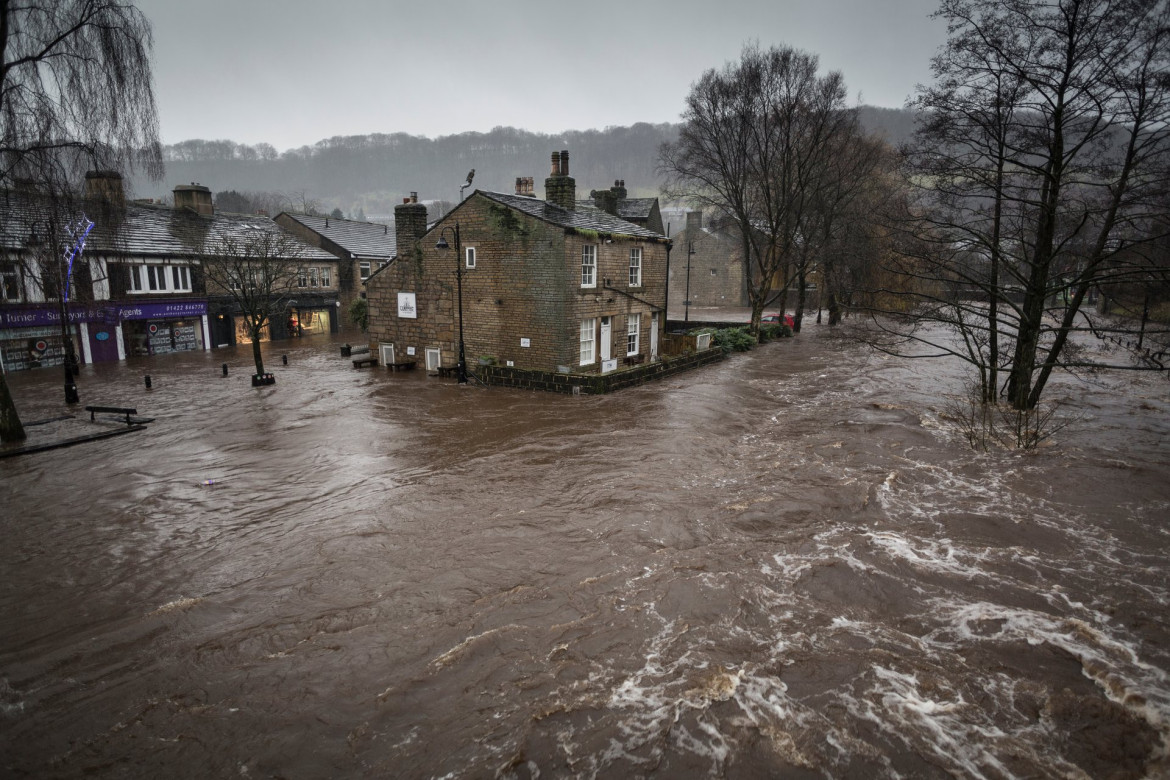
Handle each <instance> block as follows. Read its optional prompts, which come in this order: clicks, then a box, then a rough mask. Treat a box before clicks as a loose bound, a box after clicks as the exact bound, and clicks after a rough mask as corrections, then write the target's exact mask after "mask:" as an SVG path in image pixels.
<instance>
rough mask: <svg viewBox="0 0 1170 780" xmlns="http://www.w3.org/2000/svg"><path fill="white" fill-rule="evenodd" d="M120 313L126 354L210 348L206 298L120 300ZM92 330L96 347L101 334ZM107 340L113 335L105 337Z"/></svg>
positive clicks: (154, 353)
mask: <svg viewBox="0 0 1170 780" xmlns="http://www.w3.org/2000/svg"><path fill="white" fill-rule="evenodd" d="M116 317H117V321H118V322H120V323H121V325H120V328H121V331H122V340H121V342H122V348H123V355H124V356H131V355H167V354H170V353H172V352H188V351H191V350H196V349H209V348H210V344H211V339H210V335H209V333H208V323H207V301H205V300H181V301H151V302H149V303H134V304H119V305H117V307H116ZM90 330H91V333H90V338H91V342H92V343H91V345H90V346H91V349H94V348H96V347H97V346H98V338H97V336H95V335H94V334H93V329H92V328H91V329H90ZM99 335H100V333H99ZM106 341H109V339H108V338H107V339H103V340H102V342H106ZM95 359H96V357H95Z"/></svg>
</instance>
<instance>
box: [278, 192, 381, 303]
mask: <svg viewBox="0 0 1170 780" xmlns="http://www.w3.org/2000/svg"><path fill="white" fill-rule="evenodd" d="M276 224H278V225H280V226H281V227H282V228H284V229H285V230H287V231H288V232H290V233H292V234H293V235H295V236H296V237H297V238H299V239H301V240H302V241H305V242H307V243H309V244H312V245H313V246H315V247H319V248H321V249H324V250H325V251H326V252H329V253H330V254H331V255H333V256H334V257H336V258H337V262H338V266H337V293H338V296H339V298H340V301H341V307H342V314H343V315H344V313H345V312H346V311H348V310H349V305H350V304H351V303H352V302H353V300H354V299H355V298H360V297H361V296H362V294H363V292H364V290H363V288H362V285H363V284H365V281H366V280H367V279H369V278H370V274H372V273H374V271H377V270H378V269H379V268H381V267H382V266H384V265H386V264H388V263H389V262H390V261H391V260H392V259H394V255H395V254H396V252H397V250H396V244H395V234H394V228H393V227H392V226H390V225H382V224H378V223H376V222H358V221H356V220H352V219H335V218H333V217H319V216H310V215H308V214H289V213H287V212H282V213H280V214H278V215H277V216H276Z"/></svg>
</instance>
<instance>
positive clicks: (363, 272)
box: [358, 260, 381, 282]
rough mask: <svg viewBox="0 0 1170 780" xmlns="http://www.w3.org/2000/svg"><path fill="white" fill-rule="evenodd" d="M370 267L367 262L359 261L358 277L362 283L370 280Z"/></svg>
mask: <svg viewBox="0 0 1170 780" xmlns="http://www.w3.org/2000/svg"><path fill="white" fill-rule="evenodd" d="M370 266H371V264H370V261H369V260H361V261H359V262H358V276H360V277H361V278H362V281H363V282H364V281H365V280H366V279H369V278H370V271H371V270H372V269H371V267H370ZM379 267H381V266H379Z"/></svg>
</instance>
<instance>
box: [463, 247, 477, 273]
mask: <svg viewBox="0 0 1170 780" xmlns="http://www.w3.org/2000/svg"><path fill="white" fill-rule="evenodd" d="M463 256H464V258H465V259H464V265H465V266H466V267H467V268H475V247H473V246H467V247H464V248H463Z"/></svg>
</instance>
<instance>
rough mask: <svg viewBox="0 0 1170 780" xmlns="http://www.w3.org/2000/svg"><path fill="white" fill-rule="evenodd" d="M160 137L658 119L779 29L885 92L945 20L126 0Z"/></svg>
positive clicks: (836, 3)
mask: <svg viewBox="0 0 1170 780" xmlns="http://www.w3.org/2000/svg"><path fill="white" fill-rule="evenodd" d="M138 6H139V7H140V8H141V9H142V10H143V12H145V13H146V15H147V16H148V17H149V18H150V20H151V22H152V24H153V26H154V37H155V40H154V43H155V66H154V74H155V88H156V93H157V97H158V101H159V110H160V114H161V120H162V139H163V142H164V143H175V142H177V141H182V140H185V139H188V138H204V139H221V138H228V139H231V140H233V141H238V142H242V143H249V144H255V143H259V142H262V141H263V142H267V143H270V144H272V145H273V146H275V147H276V148H277V149H278V150H281V151H284V150H285V149H288V148H290V147H296V146H302V145H305V144H313V143H315V142H317V141H319V140H321V139H322V138H329V137H331V136H335V135H359V134H366V133H395V132H406V133H411V134H413V135H425V136H429V137H432V138H433V137H437V136H440V135H450V134H453V133H461V132H465V131H469V130H474V131H486V130H490V129H491V128H493V127H496V126H498V125H510V126H513V127H518V128H523V129H526V130H533V131H539V132H546V133H558V132H561V131H563V130H586V129H591V128H604V127H608V126H613V125H630V124H633V123H635V122H654V123H657V122H675V121H678V118H679V114H680V112H681V111H682V108H683V101H684V99H685V97H686V95H687V92H688V90H689V89H690V85H691V84H692V83H693V82H694V81H695V80H696V79H697V78H698V77H699V76H700V75H701V74H702V73H703V71H705V70H707V69H708V68H713V67H721V66H722V65H723V63H725V62H727V61H729V60H734V59H737V58H738V56H739V52H740V50H741V49H742V47H743V45H744V43H745V42H746V41H749V40H753V39H754V40H758V41H759V43H760V44H761V45H763V46H771V45H773V44H787V45H791V46H795V47H797V48H801V49H805V50H806V51H810V52H813V53H815V54H818V55H819V56H820V58H821V65H822V68H823V69H825V70H828V69H836V70H840V71H842V72H843V73H844V74H845V81H846V84H847V85H848V86H849V89H850V92H851V94H852V97H853V99H855V100H856V99H860V102H863V103H868V104H870V105H878V106H889V107H896V106H901V105H902V104H903V102H904V101H905V99H906V98H907V97H908V96H909V95H910V94H911V93H912V92H913V90H914V86H915V84H917V83H921V82H925V81H927V80H928V78H929V60H930V57H931V55H932V54H933V53H934V52H935V50H936V48H937V47H938V46H939V45H940V44H941V43H942V42H943V39H944V37H945V33H946V29H945V25H944V24H943V23H941V22H939V21H934V20H931V19H929V18H928V17H929V14H930V13H931V12H933V11H934V10H935V8H936V7H937V0H670V1H669V2H660V1H659V0H582V2H579V3H572V4H570V3H562V2H555V1H553V2H549V1H548V0H429V1H428V0H412V1H411V2H398V0H333V2H328V1H326V2H322V1H321V0H279V1H271V2H270V1H269V0H199V1H198V2H176V0H138Z"/></svg>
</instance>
